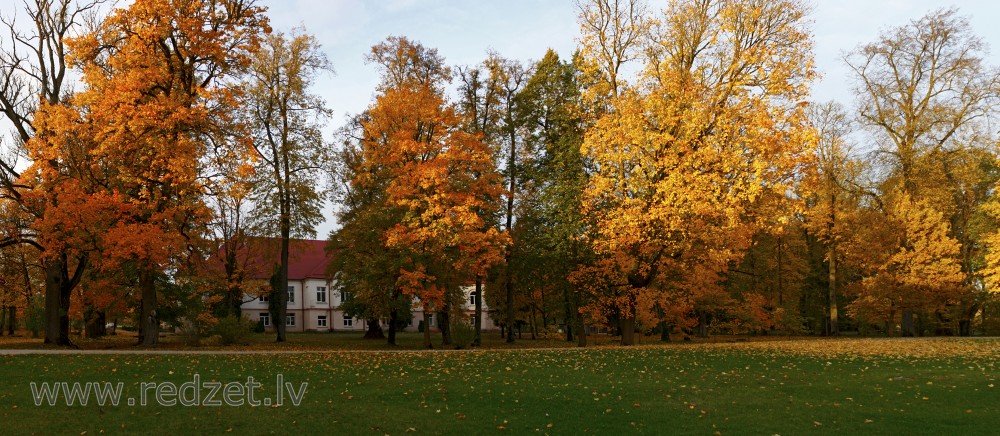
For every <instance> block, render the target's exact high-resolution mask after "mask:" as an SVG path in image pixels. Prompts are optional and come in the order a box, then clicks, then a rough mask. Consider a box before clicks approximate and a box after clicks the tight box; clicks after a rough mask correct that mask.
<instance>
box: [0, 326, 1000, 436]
mask: <svg viewBox="0 0 1000 436" xmlns="http://www.w3.org/2000/svg"><path fill="white" fill-rule="evenodd" d="M998 361H1000V341H998V340H995V339H910V340H905V339H896V340H811V341H787V342H766V343H764V342H751V343H737V344H694V345H692V344H673V345H668V346H639V347H633V348H617V347H604V348H591V349H585V350H578V349H565V350H495V351H473V352H408V351H403V352H327V353H322V352H317V353H306V354H257V355H30V356H0V423H2V424H0V425H2V428H3V431H2V432H3V433H5V434H22V433H45V434H53V433H56V434H70V433H71V434H81V433H82V432H84V431H86V432H87V434H98V433H101V432H102V431H103V432H104V433H118V432H123V431H124V432H135V433H156V434H162V433H175V434H176V433H182V434H188V433H201V432H225V431H228V430H232V431H233V432H238V433H253V434H256V433H263V434H266V433H281V434H285V433H293V432H294V433H299V432H306V433H305V434H312V433H317V432H322V433H351V434H384V433H385V434H402V433H407V432H416V433H431V434H433V433H449V434H480V433H493V432H501V431H507V432H513V433H517V434H523V433H529V432H538V433H551V434H578V433H584V432H590V433H599V434H611V433H622V432H644V433H651V434H664V433H670V434H677V433H681V434H713V433H714V432H719V433H721V434H747V433H749V434H766V435H772V434H782V435H792V434H803V433H827V434H847V433H853V432H864V433H865V434H986V433H995V432H996V429H997V424H998V423H1000V387H994V386H995V385H997V384H1000V381H998V380H997V378H998V375H1000V371H998V369H1000V368H997V363H998ZM195 374H198V375H199V377H200V378H201V381H202V382H204V381H209V380H218V381H222V382H231V381H240V382H242V381H245V380H246V378H247V377H248V376H253V377H254V378H255V379H257V380H258V381H260V382H261V383H262V384H263V386H262V387H261V388H260V389H259V391H258V392H259V394H258V396H257V399H258V400H259V399H260V398H262V397H274V396H275V394H274V389H275V378H276V376H277V375H278V374H282V375H283V377H284V381H285V382H289V383H292V386H293V388H298V386H299V383H301V382H308V384H309V385H308V390H307V391H306V392H305V394H304V398H303V399H302V402H301V404H300V405H299V406H293V405H291V404H288V402H289V400H288V399H287V398H288V397H287V395H288V394H285V395H286V400H285V402H286V404H284V405H283V406H282V407H264V406H256V407H254V406H248V405H244V406H239V407H231V406H191V407H185V406H173V407H168V406H159V405H152V404H149V405H147V406H144V407H143V406H134V407H129V406H126V405H119V406H117V407H115V406H109V405H105V406H99V405H97V404H94V400H93V399H92V400H91V403H90V404H88V405H87V406H79V405H77V406H72V407H70V406H66V405H65V404H60V405H57V406H49V405H43V406H35V405H34V402H33V400H32V393H31V388H30V387H29V383H30V382H32V381H34V382H36V383H37V382H55V381H68V382H73V381H80V382H87V381H99V382H103V381H109V382H123V383H124V386H125V389H124V393H123V397H124V398H127V397H129V396H132V397H137V396H138V395H139V391H140V388H139V385H140V383H142V382H147V381H148V382H164V381H170V382H173V383H174V384H176V385H181V384H182V383H184V382H188V381H191V380H192V379H193V376H194V375H195ZM151 396H152V394H150V397H151ZM122 402H123V403H124V402H125V401H124V399H123V400H122ZM150 402H151V403H152V399H150Z"/></svg>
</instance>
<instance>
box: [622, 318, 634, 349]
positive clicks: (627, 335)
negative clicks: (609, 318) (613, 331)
mask: <svg viewBox="0 0 1000 436" xmlns="http://www.w3.org/2000/svg"><path fill="white" fill-rule="evenodd" d="M620 325H621V329H622V345H635V313H629V314H622V319H621V321H620Z"/></svg>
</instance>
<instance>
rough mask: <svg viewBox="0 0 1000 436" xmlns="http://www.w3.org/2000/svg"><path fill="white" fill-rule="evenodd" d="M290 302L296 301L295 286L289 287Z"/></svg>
mask: <svg viewBox="0 0 1000 436" xmlns="http://www.w3.org/2000/svg"><path fill="white" fill-rule="evenodd" d="M288 302H289V303H294V302H295V286H289V287H288Z"/></svg>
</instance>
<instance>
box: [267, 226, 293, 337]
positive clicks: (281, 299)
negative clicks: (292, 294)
mask: <svg viewBox="0 0 1000 436" xmlns="http://www.w3.org/2000/svg"><path fill="white" fill-rule="evenodd" d="M281 221H282V222H281V248H280V250H281V252H280V253H279V256H280V260H279V262H280V263H279V264H278V277H277V279H276V280H275V284H276V285H277V286H276V289H274V292H273V295H272V296H271V298H277V300H275V303H276V304H275V307H274V309H275V311H274V312H275V314H274V315H275V316H274V318H275V323H274V331H275V341H276V342H285V341H287V340H288V336H287V331H288V328H287V326H286V321H285V318H286V317H287V316H288V244H289V242H288V238H289V234H290V233H291V225H290V224H289V221H288V217H287V216H283V217H282V218H281Z"/></svg>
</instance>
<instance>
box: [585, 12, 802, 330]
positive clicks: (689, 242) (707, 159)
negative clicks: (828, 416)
mask: <svg viewBox="0 0 1000 436" xmlns="http://www.w3.org/2000/svg"><path fill="white" fill-rule="evenodd" d="M636 11H638V13H642V11H644V8H643V7H640V6H636V5H635V2H629V4H627V5H625V4H621V2H609V1H603V0H599V1H594V2H592V3H591V4H590V5H585V6H584V7H583V12H582V13H581V20H582V21H583V22H582V29H583V35H582V40H583V43H582V45H583V53H582V56H583V58H584V62H583V65H584V67H585V72H588V73H589V74H590V76H591V77H592V78H593V81H594V83H596V84H598V85H595V86H592V87H591V92H592V93H593V92H600V93H604V94H603V95H602V96H599V97H594V96H592V98H591V101H593V102H600V103H601V104H603V107H600V108H598V109H595V110H594V111H593V115H594V119H593V121H592V122H593V126H592V127H591V129H590V130H589V131H588V132H587V135H586V138H585V140H584V144H583V146H582V151H583V153H584V154H585V155H586V157H587V158H588V159H590V160H591V161H592V164H593V165H594V168H595V172H594V174H593V175H592V177H591V178H590V184H589V186H588V187H587V189H586V192H585V194H584V204H583V208H584V210H585V212H586V213H587V214H588V215H589V216H590V218H591V219H592V225H593V229H592V243H593V245H594V248H595V250H596V251H597V252H598V253H599V254H600V255H602V256H603V260H602V261H601V262H600V268H601V269H603V270H604V271H605V273H604V274H603V276H604V277H608V278H610V280H609V281H608V283H607V285H606V286H605V290H604V292H603V295H604V297H605V298H604V299H603V300H604V301H602V302H599V303H598V304H601V305H603V306H604V307H608V308H611V311H612V312H614V315H615V317H617V318H618V319H619V320H620V326H621V329H622V334H623V336H622V342H623V343H624V344H631V343H633V342H634V335H633V332H634V329H635V320H636V316H637V306H638V305H637V302H638V297H639V296H640V295H642V294H645V293H654V294H658V293H664V294H678V293H689V294H691V295H685V296H684V298H682V299H683V300H687V301H696V300H697V297H698V295H696V294H697V293H699V292H702V291H703V290H707V289H711V287H712V285H713V284H714V283H717V281H718V279H719V277H720V276H721V273H722V272H724V271H725V269H726V267H727V265H728V264H729V262H730V261H733V260H735V259H738V258H739V257H740V256H741V254H742V252H743V251H744V250H745V248H746V247H747V246H748V244H749V243H750V239H751V237H752V235H753V234H754V232H755V230H756V229H758V228H760V227H762V226H764V225H766V222H767V220H766V219H765V218H764V217H760V216H757V214H756V211H757V207H756V206H757V205H758V204H759V203H760V202H761V201H762V199H764V198H765V197H767V194H768V193H772V194H775V195H778V196H784V195H785V192H786V190H787V189H788V188H789V182H790V181H791V180H792V178H793V176H794V175H795V173H796V171H798V170H799V169H800V166H801V165H802V164H803V163H804V162H806V161H807V160H808V159H810V156H811V154H810V153H809V152H808V150H809V148H810V144H811V142H812V141H813V136H814V135H813V130H812V129H811V128H809V126H808V123H807V121H806V114H805V111H804V109H805V108H804V106H805V105H804V104H802V103H801V101H802V100H804V99H805V98H806V96H807V92H808V84H809V82H810V80H811V79H812V78H813V75H814V73H813V67H812V51H811V47H812V40H811V36H810V34H809V32H808V30H807V22H806V8H805V5H804V4H803V3H802V2H800V1H794V0H767V1H765V0H756V1H750V0H732V1H674V2H670V3H669V4H668V6H667V7H666V9H665V10H664V11H663V12H662V14H659V15H657V16H639V17H631V18H630V14H633V13H635V12H636ZM602 21H603V22H607V23H611V24H612V25H599V24H600V22H602ZM595 22H596V23H597V24H598V25H595ZM633 33H635V36H634V35H633ZM640 47H641V48H642V49H643V50H642V51H641V53H642V57H641V60H642V61H643V65H642V66H641V70H640V72H639V73H638V77H637V78H636V79H635V80H634V81H632V82H627V81H626V80H624V79H623V78H622V77H621V76H620V73H621V72H622V68H621V67H622V65H624V63H623V62H619V61H624V60H628V59H630V58H634V57H637V56H638V53H640V51H639V48H640ZM616 56H617V57H616ZM605 102H606V104H605ZM676 277H682V280H680V281H681V282H684V283H699V284H702V285H704V286H672V285H671V283H676V282H678V280H677V279H676ZM644 299H650V300H655V298H648V297H644ZM673 299H674V300H677V299H678V298H673Z"/></svg>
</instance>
